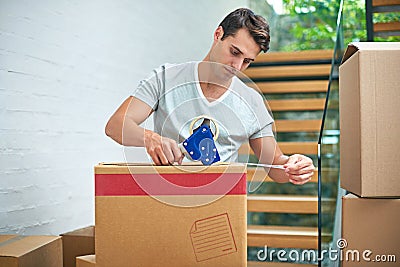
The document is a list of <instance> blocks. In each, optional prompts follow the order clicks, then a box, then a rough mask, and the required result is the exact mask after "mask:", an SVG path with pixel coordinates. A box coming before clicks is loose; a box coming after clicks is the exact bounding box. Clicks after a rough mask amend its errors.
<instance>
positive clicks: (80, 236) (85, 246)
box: [61, 226, 95, 267]
mask: <svg viewBox="0 0 400 267" xmlns="http://www.w3.org/2000/svg"><path fill="white" fill-rule="evenodd" d="M94 234H95V228H94V226H88V227H85V228H81V229H77V230H74V231H71V232H68V233H64V234H61V236H62V243H63V262H64V267H75V261H76V257H78V256H84V255H90V254H94V253H95V249H94Z"/></svg>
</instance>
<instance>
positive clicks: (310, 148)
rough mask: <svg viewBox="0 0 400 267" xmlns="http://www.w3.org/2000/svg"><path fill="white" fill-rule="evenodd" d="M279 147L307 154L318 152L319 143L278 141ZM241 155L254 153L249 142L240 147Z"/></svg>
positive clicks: (290, 151)
mask: <svg viewBox="0 0 400 267" xmlns="http://www.w3.org/2000/svg"><path fill="white" fill-rule="evenodd" d="M278 145H279V148H280V149H281V150H282V152H283V153H285V154H296V153H299V154H306V155H316V154H317V153H318V143H317V142H278ZM239 154H240V155H246V154H251V155H253V154H254V151H253V150H252V149H251V147H250V145H249V144H248V143H245V144H243V145H242V146H241V147H240V148H239Z"/></svg>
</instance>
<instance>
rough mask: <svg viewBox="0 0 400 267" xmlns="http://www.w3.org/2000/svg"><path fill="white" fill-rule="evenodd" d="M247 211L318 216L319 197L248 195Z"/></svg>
mask: <svg viewBox="0 0 400 267" xmlns="http://www.w3.org/2000/svg"><path fill="white" fill-rule="evenodd" d="M247 211H251V212H273V213H300V214H318V197H317V196H305V195H248V196H247Z"/></svg>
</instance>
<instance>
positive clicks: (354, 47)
mask: <svg viewBox="0 0 400 267" xmlns="http://www.w3.org/2000/svg"><path fill="white" fill-rule="evenodd" d="M399 49H400V42H354V43H350V44H349V45H348V46H347V49H346V52H345V53H344V55H343V58H342V63H341V64H343V63H344V62H346V60H348V59H349V58H350V57H351V56H352V55H353V54H354V53H356V52H357V51H379V50H399Z"/></svg>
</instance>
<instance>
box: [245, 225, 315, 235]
mask: <svg viewBox="0 0 400 267" xmlns="http://www.w3.org/2000/svg"><path fill="white" fill-rule="evenodd" d="M247 234H254V235H285V236H309V237H316V238H318V228H317V227H308V226H281V225H247Z"/></svg>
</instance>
